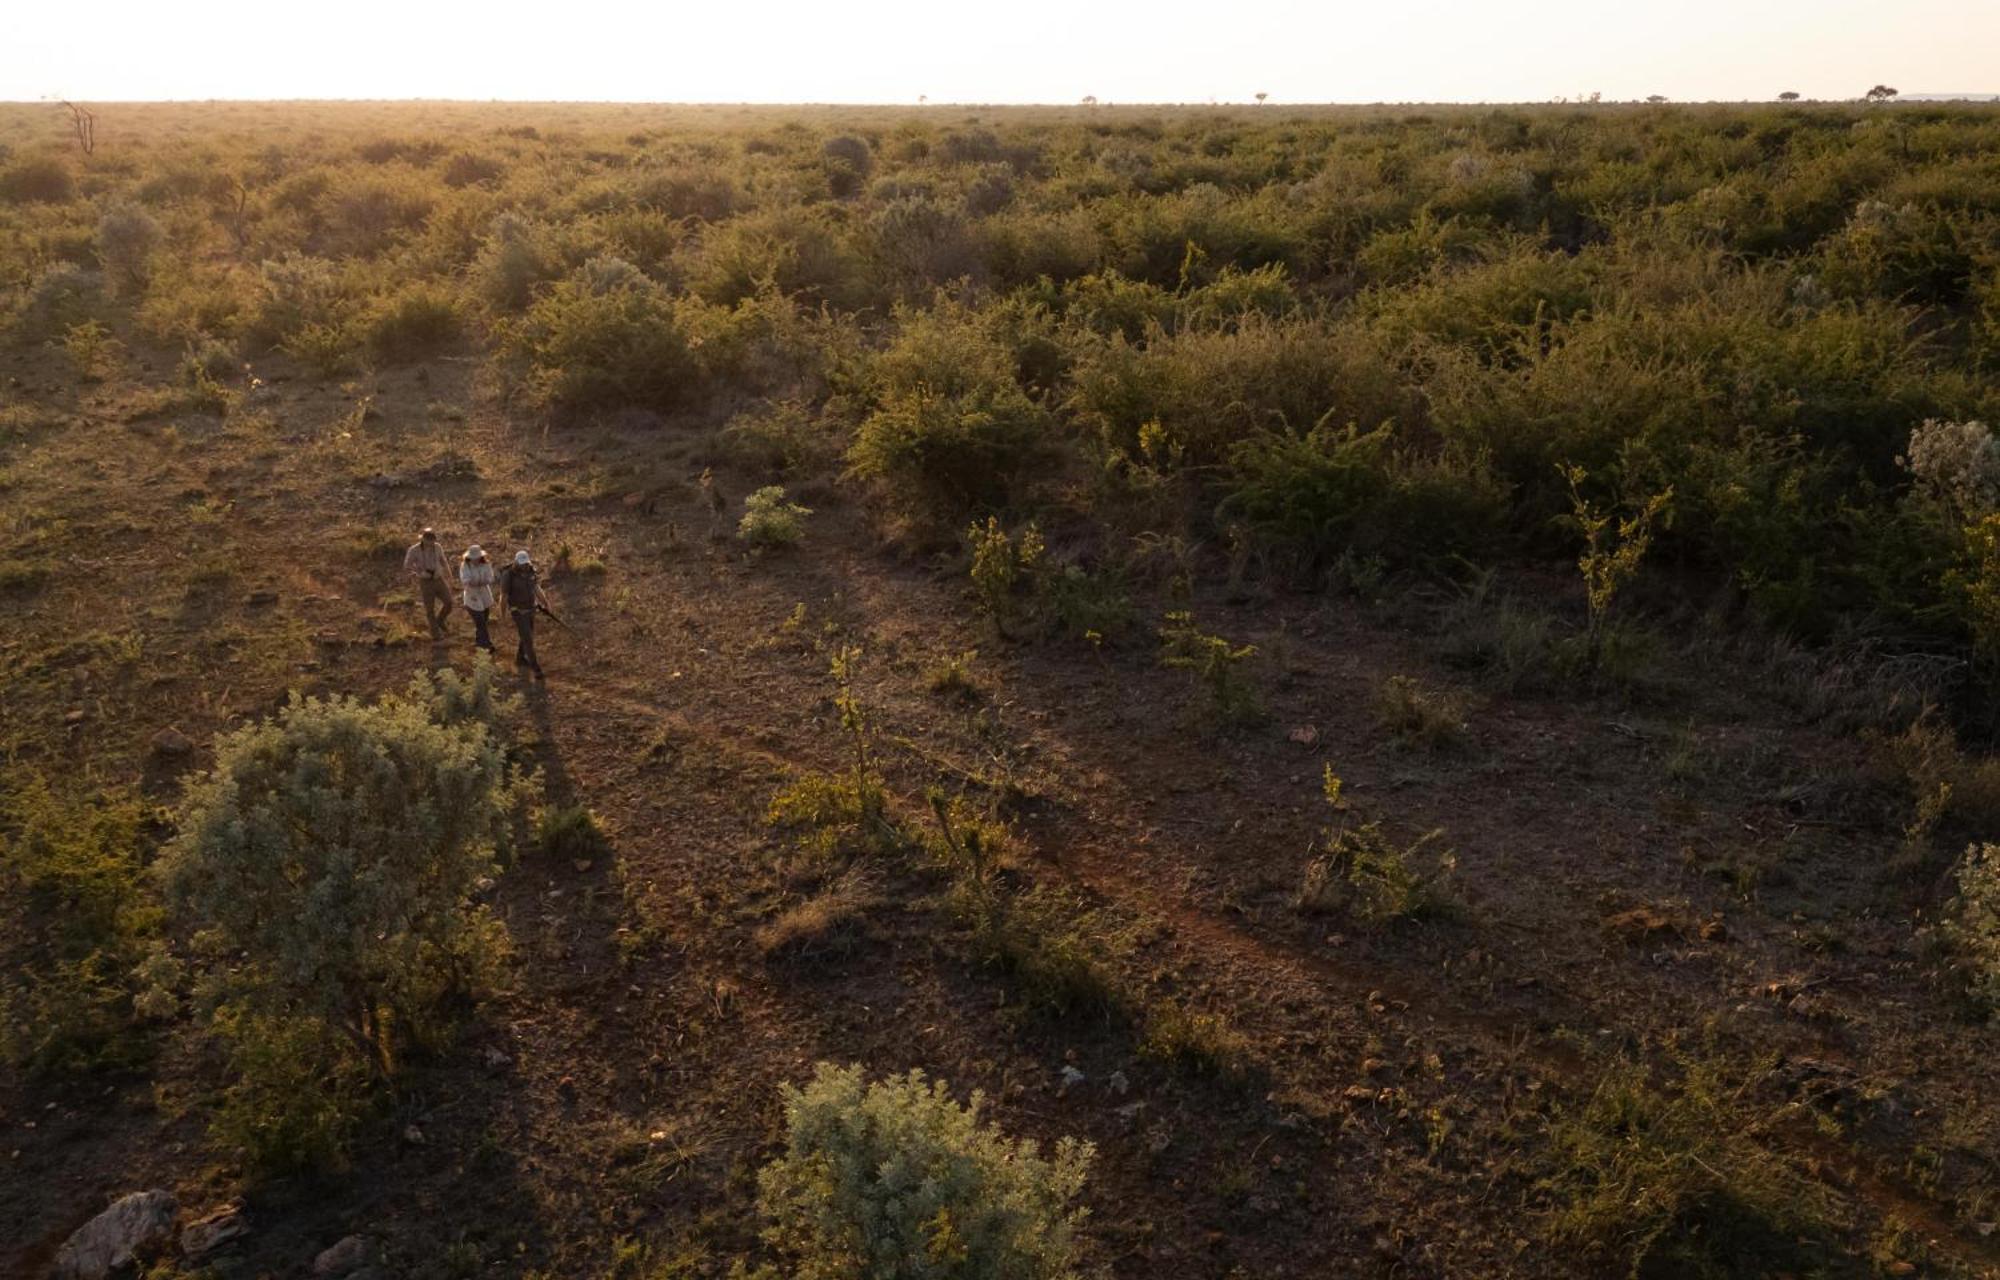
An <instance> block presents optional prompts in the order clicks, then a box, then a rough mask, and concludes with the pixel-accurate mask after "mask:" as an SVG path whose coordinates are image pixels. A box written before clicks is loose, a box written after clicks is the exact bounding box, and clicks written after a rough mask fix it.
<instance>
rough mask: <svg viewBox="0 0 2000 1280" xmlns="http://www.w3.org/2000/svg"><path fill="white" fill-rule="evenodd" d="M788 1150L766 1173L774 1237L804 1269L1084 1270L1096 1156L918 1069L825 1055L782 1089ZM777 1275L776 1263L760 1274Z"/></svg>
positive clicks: (877, 1274) (821, 1273) (1057, 1276)
mask: <svg viewBox="0 0 2000 1280" xmlns="http://www.w3.org/2000/svg"><path fill="white" fill-rule="evenodd" d="M783 1099H784V1112H785V1147H784V1151H783V1152H782V1153H781V1154H780V1155H779V1156H778V1157H777V1158H776V1159H775V1160H773V1161H772V1162H771V1163H770V1164H769V1165H767V1166H765V1168H764V1169H763V1170H762V1172H760V1173H759V1175H758V1178H757V1187H758V1197H757V1202H758V1208H759V1210H760V1212H761V1213H762V1214H763V1216H764V1218H765V1219H766V1220H767V1222H768V1223H769V1225H768V1226H767V1227H766V1228H765V1230H764V1233H763V1235H764V1240H765V1242H766V1243H767V1244H769V1245H770V1246H771V1247H772V1248H773V1249H774V1250H776V1251H777V1252H778V1253H780V1254H781V1255H783V1256H784V1257H785V1259H786V1260H787V1262H788V1264H789V1265H788V1267H787V1270H786V1271H785V1272H784V1274H786V1275H791V1276H797V1277H800V1280H837V1278H838V1277H849V1276H869V1277H873V1278H876V1280H922V1278H923V1277H930V1276H939V1275H952V1276H964V1277H978V1278H979V1280H1074V1278H1075V1277H1078V1276H1080V1275H1081V1274H1082V1273H1081V1271H1080V1270H1079V1265H1080V1263H1079V1258H1078V1246H1079V1241H1078V1239H1077V1236H1078V1233H1079V1231H1080V1229H1081V1228H1082V1226H1083V1222H1084V1218H1085V1213H1086V1211H1085V1210H1084V1209H1083V1208H1082V1207H1081V1206H1079V1205H1077V1204H1076V1200H1077V1197H1078V1196H1079V1195H1081V1193H1082V1191H1083V1185H1084V1180H1085V1178H1086V1176H1087V1175H1088V1173H1089V1169H1090V1165H1091V1161H1092V1159H1093V1157H1094V1155H1095V1152H1094V1149H1093V1148H1092V1146H1091V1144H1089V1143H1087V1142H1078V1141H1077V1140H1075V1139H1073V1138H1064V1139H1062V1140H1061V1141H1060V1142H1058V1143H1057V1144H1056V1145H1055V1147H1054V1148H1053V1149H1052V1150H1051V1151H1050V1152H1048V1154H1046V1155H1044V1154H1043V1153H1042V1152H1041V1151H1040V1150H1039V1149H1038V1148H1037V1147H1036V1146H1035V1144H1034V1143H1032V1142H1026V1141H1015V1140H1013V1139H1010V1138H1008V1137H1007V1136H1006V1135H1005V1134H1004V1133H1003V1132H1002V1131H1001V1130H1000V1129H999V1128H998V1127H997V1126H996V1125H994V1124H992V1123H991V1122H988V1121H985V1120H982V1118H981V1116H980V1112H981V1110H982V1108H983V1105H984V1101H985V1099H984V1095H982V1094H980V1093H978V1092H974V1093H973V1095H972V1098H971V1100H970V1101H969V1102H968V1103H967V1104H965V1105H960V1104H959V1103H958V1102H957V1101H956V1100H954V1099H953V1098H952V1096H951V1094H950V1091H949V1090H948V1089H946V1087H945V1085H944V1083H943V1082H942V1081H934V1080H929V1079H927V1078H926V1077H925V1076H924V1074H923V1073H922V1072H920V1071H912V1072H911V1073H910V1074H908V1075H907V1076H893V1077H890V1078H888V1079H885V1080H881V1081H876V1082H870V1081H869V1080H868V1079H867V1077H866V1076H865V1075H864V1073H863V1072H862V1070H861V1068H860V1067H858V1066H854V1067H837V1066H834V1065H832V1064H829V1063H821V1064H820V1065H819V1066H818V1067H817V1068H816V1069H815V1070H814V1073H813V1078H812V1080H811V1081H810V1082H808V1083H807V1084H806V1085H805V1086H804V1087H803V1088H798V1087H795V1086H790V1085H787V1086H785V1088H784V1090H783ZM761 1274H764V1275H768V1276H775V1275H776V1274H778V1273H777V1272H775V1271H767V1272H764V1273H761Z"/></svg>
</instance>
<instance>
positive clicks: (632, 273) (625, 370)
mask: <svg viewBox="0 0 2000 1280" xmlns="http://www.w3.org/2000/svg"><path fill="white" fill-rule="evenodd" d="M501 349H502V353H503V355H504V356H505V357H506V358H507V359H508V360H509V361H511V362H512V364H513V366H514V368H515V371H516V375H517V378H518V381H519V385H520V387H521V388H522V391H523V392H524V394H525V395H526V397H527V398H528V399H529V401H530V402H531V403H534V404H537V405H539V406H541V407H544V408H546V409H549V410H551V411H553V412H556V413H560V414H566V415H567V414H583V413H592V412H600V411H606V410H612V409H622V408H646V409H660V410H666V409H673V408H676V407H678V406H680V405H681V404H683V403H685V402H686V401H687V400H688V398H689V396H690V393H691V391H692V390H693V389H695V388H696V387H698V386H699V385H700V378H701V366H700V364H699V362H698V361H697V360H696V358H695V353H694V351H693V349H692V348H690V346H689V345H688V339H687V336H686V334H685V332H684V331H683V328H682V325H681V321H680V317H679V315H678V314H677V312H676V310H675V307H674V303H673V300H672V299H671V298H670V297H668V296H667V294H666V293H665V292H664V291H662V290H661V289H660V288H659V287H658V286H656V285H654V284H652V283H651V282H650V281H648V280H646V279H645V277H644V276H643V275H641V274H639V272H638V270H637V268H633V267H631V266H630V265H629V264H626V263H621V262H619V261H618V260H616V259H598V260H595V261H594V262H593V263H592V264H591V265H590V267H589V268H587V269H585V270H580V271H579V272H577V273H575V274H573V275H570V276H568V277H566V278H564V279H563V280H562V281H561V282H560V283H558V284H557V285H556V286H555V287H554V288H552V289H550V290H549V291H548V292H547V293H545V294H543V295H542V296H541V297H539V298H537V299H536V300H535V301H534V302H533V303H532V304H530V305H529V307H528V309H527V311H526V313H525V314H523V315H522V316H521V317H520V319H519V320H516V321H514V322H512V323H510V324H508V325H507V326H506V327H505V329H504V330H503V331H502V338H501Z"/></svg>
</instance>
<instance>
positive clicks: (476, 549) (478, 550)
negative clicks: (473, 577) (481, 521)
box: [465, 542, 486, 560]
mask: <svg viewBox="0 0 2000 1280" xmlns="http://www.w3.org/2000/svg"><path fill="white" fill-rule="evenodd" d="M485 554H486V548H484V547H482V546H480V545H479V544H478V543H476V542H475V543H473V544H472V545H471V546H469V547H467V548H466V549H465V558H466V559H467V560H477V559H479V558H480V557H482V556H484V555H485Z"/></svg>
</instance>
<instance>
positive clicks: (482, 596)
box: [458, 542, 493, 653]
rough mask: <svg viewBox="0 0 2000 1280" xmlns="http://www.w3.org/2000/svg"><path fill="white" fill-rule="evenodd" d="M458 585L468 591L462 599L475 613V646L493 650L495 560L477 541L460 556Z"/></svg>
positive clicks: (468, 608)
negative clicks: (491, 620)
mask: <svg viewBox="0 0 2000 1280" xmlns="http://www.w3.org/2000/svg"><path fill="white" fill-rule="evenodd" d="M458 586H459V590H460V591H462V592H463V593H464V594H463V595H462V596H461V597H460V600H459V603H460V604H462V605H464V606H465V611H466V612H467V613H469V614H471V615H472V644H473V647H474V648H478V649H484V650H486V652H488V653H491V652H493V637H492V635H491V634H489V633H488V632H487V630H486V617H487V615H488V614H489V613H491V612H492V611H493V562H492V561H491V560H488V559H487V558H486V551H485V549H484V548H483V547H481V546H480V545H479V544H478V543H476V542H475V543H473V544H472V545H471V546H469V547H467V548H466V549H465V555H464V556H462V557H461V558H460V559H459V562H458Z"/></svg>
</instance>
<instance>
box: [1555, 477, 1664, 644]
mask: <svg viewBox="0 0 2000 1280" xmlns="http://www.w3.org/2000/svg"><path fill="white" fill-rule="evenodd" d="M1562 474H1563V479H1564V480H1565V481H1567V482H1568V484H1569V497H1570V519H1571V521H1572V522H1573V523H1574V525H1575V527H1576V529H1577V531H1578V532H1580V533H1581V534H1582V535H1583V541H1584V546H1583V552H1582V554H1580V555H1579V556H1578V557H1577V562H1576V564H1577V568H1578V569H1579V570H1580V571H1581V572H1582V574H1583V586H1584V600H1585V603H1586V604H1587V605H1588V607H1589V622H1588V626H1587V629H1586V631H1585V654H1586V659H1587V661H1588V663H1589V665H1590V667H1591V668H1592V669H1596V668H1598V667H1600V666H1601V665H1602V664H1603V662H1604V659H1605V656H1606V646H1607V643H1608V642H1609V640H1610V637H1611V631H1612V615H1611V606H1612V604H1613V603H1614V602H1615V601H1616V600H1617V598H1618V593H1619V591H1620V590H1621V589H1623V588H1624V586H1625V585H1626V584H1627V583H1628V582H1630V581H1631V580H1632V578H1633V576H1634V575H1635V574H1637V573H1638V572H1639V562H1640V561H1641V560H1643V559H1645V556H1646V552H1647V550H1648V549H1649V548H1650V547H1651V546H1652V544H1653V521H1654V520H1655V519H1657V518H1658V517H1659V515H1660V514H1661V513H1662V512H1664V511H1665V510H1666V509H1667V504H1668V503H1669V502H1671V501H1672V500H1673V496H1674V491H1673V489H1672V488H1671V487H1668V488H1667V489H1664V490H1662V491H1661V492H1659V493H1656V494H1654V495H1653V496H1652V497H1650V498H1648V499H1646V501H1645V502H1643V503H1641V504H1640V506H1639V508H1638V510H1637V511H1634V512H1633V513H1632V514H1630V515H1623V516H1613V515H1611V514H1609V513H1607V512H1604V511H1602V510H1600V509H1599V508H1598V507H1597V506H1596V504H1594V503H1592V502H1591V501H1590V500H1589V499H1588V498H1586V497H1584V495H1583V484H1584V482H1585V481H1586V480H1587V479H1589V476H1588V473H1586V472H1585V471H1584V469H1583V468H1582V467H1579V466H1566V467H1564V468H1562Z"/></svg>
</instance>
